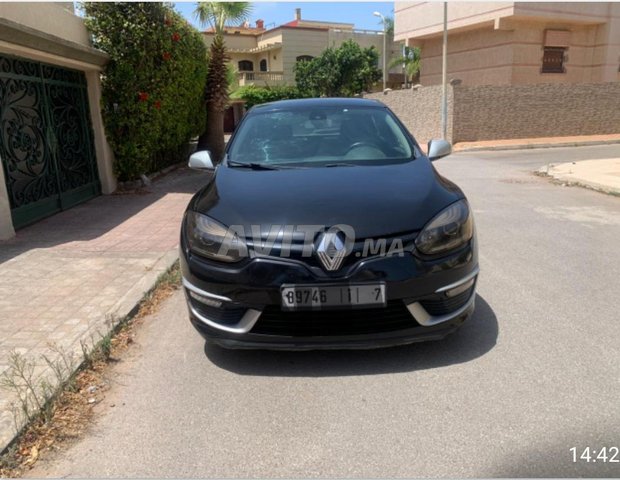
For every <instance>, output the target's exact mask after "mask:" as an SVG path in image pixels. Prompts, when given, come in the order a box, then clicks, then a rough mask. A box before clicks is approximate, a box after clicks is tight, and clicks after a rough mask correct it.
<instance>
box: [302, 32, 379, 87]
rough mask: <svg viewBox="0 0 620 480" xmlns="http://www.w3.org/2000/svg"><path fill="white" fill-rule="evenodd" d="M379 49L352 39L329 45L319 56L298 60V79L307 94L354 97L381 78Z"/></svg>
mask: <svg viewBox="0 0 620 480" xmlns="http://www.w3.org/2000/svg"><path fill="white" fill-rule="evenodd" d="M378 62H379V52H377V49H376V48H375V47H368V48H362V47H360V46H359V45H358V44H357V43H356V42H354V41H353V40H346V41H345V42H343V43H342V45H340V46H339V47H337V48H336V47H329V48H327V49H326V50H324V51H323V53H321V55H319V56H318V57H315V58H313V59H312V60H309V61H302V62H297V63H296V64H295V82H296V84H297V88H298V89H299V90H300V91H301V92H303V93H304V94H305V95H308V96H313V97H319V96H326V97H351V96H353V95H356V94H359V93H362V92H363V91H369V90H370V88H371V87H372V85H373V84H374V83H375V82H377V81H378V80H379V79H380V78H381V75H382V74H381V70H380V69H379V68H377V64H378Z"/></svg>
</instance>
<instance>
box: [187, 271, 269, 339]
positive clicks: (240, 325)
mask: <svg viewBox="0 0 620 480" xmlns="http://www.w3.org/2000/svg"><path fill="white" fill-rule="evenodd" d="M183 286H184V287H185V288H187V289H188V290H191V291H192V292H195V293H197V294H198V295H202V296H203V297H207V298H212V299H214V300H219V301H222V302H232V300H231V299H230V298H228V297H224V296H222V295H215V294H214V293H209V292H205V291H204V290H202V289H200V288H198V287H197V286H195V285H193V284H191V283H190V282H189V281H188V280H187V279H186V278H185V277H183ZM187 305H188V306H189V310H190V311H191V312H192V315H194V317H196V318H197V319H198V320H200V321H201V322H202V323H204V324H206V325H208V326H210V327H212V328H217V329H218V330H223V331H225V332H230V333H248V332H249V331H250V330H252V328H253V327H254V325H255V324H256V322H257V321H258V317H260V314H261V313H263V312H262V311H260V310H254V309H253V308H248V309H247V310H246V311H245V313H244V314H243V317H241V320H239V321H238V322H237V323H235V324H234V325H222V324H221V323H218V322H216V321H215V320H211V319H210V318H207V317H205V316H204V315H203V314H201V313H200V312H199V311H198V310H196V309H195V308H194V306H193V305H192V302H190V301H189V300H187Z"/></svg>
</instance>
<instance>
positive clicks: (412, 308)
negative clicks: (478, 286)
mask: <svg viewBox="0 0 620 480" xmlns="http://www.w3.org/2000/svg"><path fill="white" fill-rule="evenodd" d="M475 301H476V291H475V290H474V292H473V293H472V294H471V297H469V300H467V303H466V304H465V305H463V306H462V307H461V308H459V309H458V310H455V311H454V312H450V313H446V314H445V315H431V314H430V313H428V312H427V311H426V310H425V309H424V307H423V306H422V305H421V304H420V302H413V303H410V304H408V305H407V310H409V313H410V314H411V315H412V316H413V318H415V320H416V322H418V323H419V324H420V325H422V326H424V327H431V326H433V325H437V324H438V323H442V322H447V321H449V320H453V319H455V318H456V317H458V316H459V315H462V314H463V313H465V312H466V311H467V310H468V309H469V308H471V307H473V305H474V303H475Z"/></svg>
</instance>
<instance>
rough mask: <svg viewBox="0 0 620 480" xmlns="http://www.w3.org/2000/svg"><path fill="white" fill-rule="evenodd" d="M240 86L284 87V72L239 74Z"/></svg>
mask: <svg viewBox="0 0 620 480" xmlns="http://www.w3.org/2000/svg"><path fill="white" fill-rule="evenodd" d="M237 78H238V80H239V86H240V87H243V86H244V85H283V84H284V72H238V73H237Z"/></svg>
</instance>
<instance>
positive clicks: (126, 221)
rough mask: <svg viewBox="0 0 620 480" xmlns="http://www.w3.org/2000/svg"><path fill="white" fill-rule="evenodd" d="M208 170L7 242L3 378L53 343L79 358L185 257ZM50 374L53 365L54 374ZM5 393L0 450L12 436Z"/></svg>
mask: <svg viewBox="0 0 620 480" xmlns="http://www.w3.org/2000/svg"><path fill="white" fill-rule="evenodd" d="M206 175H208V174H205V173H201V172H195V171H191V170H189V169H187V168H182V169H179V170H176V171H173V172H171V173H169V174H168V175H166V176H165V177H163V178H161V179H160V180H158V181H156V182H154V183H153V184H152V185H151V186H150V187H147V189H145V191H144V192H141V193H133V194H119V195H111V196H101V197H98V198H95V199H93V200H91V201H89V202H87V203H85V204H82V205H79V206H77V207H75V208H72V209H70V210H68V211H65V212H62V213H59V214H57V215H54V216H53V217H50V218H48V219H46V220H43V221H41V222H38V223H36V224H34V225H32V226H30V227H27V228H24V229H23V230H20V231H18V232H17V236H16V237H15V238H13V239H11V240H8V241H4V242H0V372H2V371H4V370H6V369H7V368H8V366H9V365H8V363H9V362H8V358H9V354H10V352H11V351H13V350H15V351H17V352H19V353H21V354H24V355H27V356H28V357H29V358H32V359H33V360H36V361H37V373H38V374H42V375H46V374H48V373H49V372H47V371H46V369H47V367H46V366H45V364H44V362H43V361H42V360H41V358H40V356H41V354H50V350H49V348H48V344H49V343H50V342H51V343H54V344H56V345H58V346H59V347H62V348H63V349H65V350H68V351H73V350H75V351H78V352H81V346H80V342H81V341H85V342H88V343H89V344H90V343H92V341H93V339H94V338H99V337H100V336H101V335H102V334H106V333H107V332H109V330H110V329H111V328H112V327H113V326H114V323H115V322H118V320H120V319H122V318H123V317H124V316H125V315H127V314H128V313H129V312H130V311H131V310H132V309H133V308H134V307H135V306H136V304H137V303H138V302H139V301H140V300H141V298H142V296H143V295H144V293H145V292H146V291H148V290H149V289H150V288H151V287H152V286H153V285H154V283H155V281H156V280H157V278H158V277H159V275H160V274H161V273H163V272H165V271H166V270H167V269H168V268H169V267H170V266H171V265H172V264H173V263H174V261H175V260H176V259H177V256H178V255H177V245H178V238H179V226H180V221H181V217H182V214H183V211H184V210H185V208H186V206H187V203H188V202H189V199H190V198H191V196H192V195H193V193H194V192H196V191H197V190H198V189H199V188H200V186H201V185H203V184H204V182H205V180H206ZM47 370H49V369H47ZM8 397H9V395H8V394H7V392H6V391H4V390H0V451H2V450H3V449H4V448H5V447H6V445H7V444H8V443H9V442H10V441H11V440H12V439H13V437H14V435H15V428H14V424H13V415H12V413H11V408H10V406H11V403H12V402H13V401H14V399H13V398H8Z"/></svg>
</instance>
